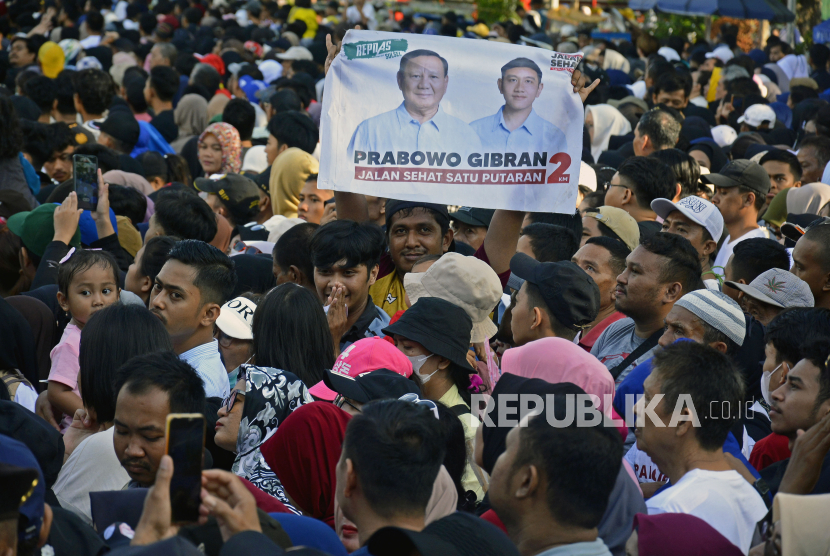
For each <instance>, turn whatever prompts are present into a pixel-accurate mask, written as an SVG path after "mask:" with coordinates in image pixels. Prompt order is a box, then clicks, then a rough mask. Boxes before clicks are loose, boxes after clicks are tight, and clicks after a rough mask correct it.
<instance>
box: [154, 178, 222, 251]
mask: <svg viewBox="0 0 830 556" xmlns="http://www.w3.org/2000/svg"><path fill="white" fill-rule="evenodd" d="M216 228H217V225H216V216H215V215H214V214H213V211H212V210H211V209H210V206H209V205H208V204H207V203H206V202H205V201H203V200H202V199H200V198H199V196H198V195H196V194H195V193H193V192H190V191H187V190H161V193H160V194H159V196H158V197H157V200H156V212H155V213H153V216H151V217H150V224H149V227H148V228H147V233H145V234H144V243H145V244H146V243H147V242H148V241H149V240H150V239H152V238H154V237H156V236H175V237H180V238H183V239H195V240H198V241H203V242H205V243H207V242H210V241H213V238H214V237H215V236H216Z"/></svg>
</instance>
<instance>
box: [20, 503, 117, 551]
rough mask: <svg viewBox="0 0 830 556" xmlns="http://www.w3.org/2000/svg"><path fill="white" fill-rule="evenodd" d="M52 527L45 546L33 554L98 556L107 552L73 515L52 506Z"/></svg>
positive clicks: (85, 525) (78, 518)
mask: <svg viewBox="0 0 830 556" xmlns="http://www.w3.org/2000/svg"><path fill="white" fill-rule="evenodd" d="M52 516H53V517H52V527H51V529H49V537H47V539H46V544H45V545H44V546H43V548H41V549H40V550H38V551H36V552H35V554H40V555H42V556H46V555H47V554H54V555H55V556H98V555H99V554H105V553H106V552H109V547H108V546H107V544H106V543H105V542H104V541H103V540H101V537H99V536H98V534H97V533H96V532H95V529H93V528H92V527H90V526H89V525H87V524H86V523H84V521H83V520H82V519H81V518H80V517H78V516H77V515H75V514H74V513H72V512H70V511H68V510H64V509H63V508H61V507H57V506H52Z"/></svg>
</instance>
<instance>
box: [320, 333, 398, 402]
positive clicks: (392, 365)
mask: <svg viewBox="0 0 830 556" xmlns="http://www.w3.org/2000/svg"><path fill="white" fill-rule="evenodd" d="M378 369H388V370H390V371H392V372H395V373H398V374H399V375H402V376H405V377H406V378H409V377H410V376H411V375H412V363H410V362H409V359H407V358H406V356H405V355H404V354H403V353H401V352H400V350H398V348H396V347H395V346H394V345H392V344H390V343H389V342H387V341H386V340H384V339H383V338H363V339H362V340H358V341H356V342H355V343H353V344H352V345H350V346H349V347H347V348H346V349H344V350H343V352H342V353H341V354H340V356H339V357H338V358H337V361H335V362H334V366H333V367H332V369H331V372H333V373H337V374H340V375H343V376H348V377H350V378H355V377H357V376H360V375H362V374H366V373H370V372H372V371H377V370H378ZM308 391H309V393H310V394H311V395H312V396H314V397H315V398H320V399H322V400H328V401H331V400H334V398H336V397H337V392H335V391H334V390H331V389H330V388H329V387H328V386H326V384H325V383H324V382H323V381H322V380H321V381H320V382H318V383H317V384H315V385H314V386H312V387H311V388H310V389H309V390H308Z"/></svg>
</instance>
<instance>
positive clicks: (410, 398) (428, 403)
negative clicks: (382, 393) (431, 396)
mask: <svg viewBox="0 0 830 556" xmlns="http://www.w3.org/2000/svg"><path fill="white" fill-rule="evenodd" d="M398 400H400V401H402V402H410V403H414V404H418V405H423V406H425V407H426V408H427V409H429V410H430V411H432V414H433V415H435V418H436V419H440V417H439V416H438V404H436V403H435V402H434V401H432V400H422V399H421V398H419V397H418V394H404V395H403V396H401V397H400V398H398Z"/></svg>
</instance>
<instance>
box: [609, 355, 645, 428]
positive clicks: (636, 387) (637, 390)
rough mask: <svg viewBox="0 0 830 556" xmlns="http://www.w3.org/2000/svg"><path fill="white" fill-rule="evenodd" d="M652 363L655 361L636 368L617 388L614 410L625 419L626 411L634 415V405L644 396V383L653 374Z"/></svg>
mask: <svg viewBox="0 0 830 556" xmlns="http://www.w3.org/2000/svg"><path fill="white" fill-rule="evenodd" d="M652 361H653V359H649V360H647V361H644V362H642V363H640V364H639V365H637V366H636V367H634V369H632V370H631V372H630V373H628V375H627V376H626V377H625V378H624V379H623V381H622V382H621V383H620V385H619V386H617V392H616V394H614V409H616V410H617V413H619V414H620V415H622V416H623V417H625V415H626V410H628V411H629V412H631V414H632V415H633V414H634V405H635V404H636V403H637V400H639V399H640V396H642V395H643V383H644V382H645V381H646V379H647V378H648V375H650V374H651V362H652Z"/></svg>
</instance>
